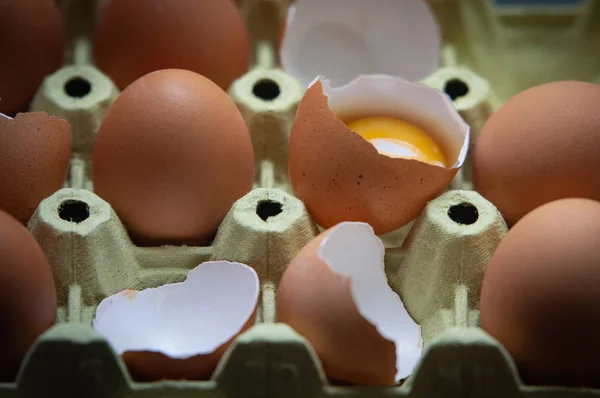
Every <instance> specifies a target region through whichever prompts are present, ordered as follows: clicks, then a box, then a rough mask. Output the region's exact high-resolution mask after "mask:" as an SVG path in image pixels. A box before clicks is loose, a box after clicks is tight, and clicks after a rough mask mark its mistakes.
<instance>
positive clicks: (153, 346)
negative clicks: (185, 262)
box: [94, 261, 260, 381]
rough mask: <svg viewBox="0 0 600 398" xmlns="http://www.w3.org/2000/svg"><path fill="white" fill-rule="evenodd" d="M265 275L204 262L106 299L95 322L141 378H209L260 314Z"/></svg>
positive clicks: (223, 263) (229, 264)
mask: <svg viewBox="0 0 600 398" xmlns="http://www.w3.org/2000/svg"><path fill="white" fill-rule="evenodd" d="M259 286H260V285H259V280H258V276H257V274H256V272H255V271H254V269H252V268H251V267H249V266H247V265H245V264H240V263H232V262H227V261H213V262H206V263H203V264H200V265H199V266H198V267H196V268H195V269H193V270H192V271H190V272H189V273H188V275H187V278H186V280H185V281H183V282H179V283H172V284H167V285H163V286H159V287H157V288H151V289H146V290H142V291H133V290H125V291H123V292H120V293H117V294H115V295H113V296H110V297H107V298H106V299H104V300H103V301H102V302H101V303H100V305H99V306H98V309H97V310H96V316H95V318H94V328H95V329H96V331H98V333H100V334H101V335H102V336H104V337H105V338H106V339H107V340H108V342H109V343H110V344H111V345H112V347H113V348H114V349H115V351H116V352H117V353H118V354H121V355H122V356H123V360H124V361H125V363H126V364H127V367H128V369H129V371H130V373H131V374H132V376H133V377H134V379H136V380H137V381H155V380H162V379H171V380H179V379H187V380H206V379H208V378H210V376H211V374H212V372H213V371H214V369H215V368H216V366H217V364H218V362H219V360H220V359H221V357H222V355H223V353H224V352H225V350H226V349H227V347H229V346H230V345H231V343H232V342H233V340H234V339H235V337H236V336H237V335H239V334H240V333H242V332H244V331H245V330H247V329H249V328H250V327H251V326H252V325H253V324H254V321H255V318H256V308H257V304H258V296H259V292H260V289H259Z"/></svg>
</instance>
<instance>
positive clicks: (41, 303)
mask: <svg viewBox="0 0 600 398" xmlns="http://www.w3.org/2000/svg"><path fill="white" fill-rule="evenodd" d="M0 186H2V185H1V184H0ZM55 320H56V289H55V285H54V280H53V278H52V270H51V268H50V264H48V260H47V259H46V257H45V256H44V253H43V251H42V249H41V248H40V246H39V245H38V244H37V242H36V241H35V239H34V238H33V236H31V234H30V233H29V231H28V230H27V229H26V228H25V226H24V225H22V224H20V223H19V221H18V220H16V219H15V218H13V217H12V216H10V215H9V214H8V213H5V212H3V211H1V210H0V325H1V327H0V381H13V379H14V377H15V376H16V374H17V371H18V370H19V367H20V364H21V361H22V360H23V358H24V357H25V354H26V353H27V352H28V350H29V348H30V346H31V344H33V343H34V341H35V340H36V339H37V338H38V337H39V336H40V335H41V334H42V333H44V332H45V331H46V330H47V329H49V328H50V327H52V325H53V324H54V322H55Z"/></svg>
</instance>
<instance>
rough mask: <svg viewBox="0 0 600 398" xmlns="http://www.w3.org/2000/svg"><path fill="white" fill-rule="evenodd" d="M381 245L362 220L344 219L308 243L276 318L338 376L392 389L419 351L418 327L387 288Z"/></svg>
mask: <svg viewBox="0 0 600 398" xmlns="http://www.w3.org/2000/svg"><path fill="white" fill-rule="evenodd" d="M383 257H384V247H383V243H382V241H381V240H380V239H379V238H378V237H377V236H375V234H374V233H373V229H372V228H371V227H370V226H369V225H367V224H365V223H354V222H344V223H340V224H339V225H336V226H335V227H333V228H331V229H329V230H327V231H325V232H323V233H322V234H321V235H319V236H318V237H316V238H315V239H314V240H312V241H311V242H310V243H309V244H308V245H306V246H305V247H304V248H303V249H302V250H301V251H300V252H299V253H298V255H297V256H296V257H295V258H294V260H292V262H291V264H290V265H289V266H288V268H287V270H286V272H285V274H284V276H283V278H282V280H281V283H280V284H279V288H278V291H277V301H276V302H277V318H278V321H279V322H282V323H286V324H288V325H289V326H291V327H292V328H293V329H294V330H295V331H296V332H297V333H298V334H300V335H302V336H303V337H305V338H306V339H307V340H308V341H309V342H310V343H311V345H312V346H313V348H314V349H315V351H316V353H317V355H318V356H319V358H320V359H321V362H322V363H323V368H324V370H325V373H326V374H327V375H328V376H329V377H331V378H333V379H336V380H340V381H344V382H349V383H355V384H361V385H379V386H393V385H395V384H396V383H397V382H399V381H400V380H402V379H405V378H406V377H408V376H409V375H410V374H411V373H412V371H413V369H414V368H415V366H416V364H417V362H418V361H419V358H420V356H421V351H422V338H421V328H420V326H419V325H417V324H416V323H415V322H414V321H413V320H412V318H411V317H410V315H409V314H408V313H407V311H406V309H405V308H404V305H403V303H402V301H401V300H400V298H399V297H398V295H397V294H396V293H394V292H393V291H392V289H391V288H390V286H389V285H388V282H387V278H386V275H385V271H384V262H383Z"/></svg>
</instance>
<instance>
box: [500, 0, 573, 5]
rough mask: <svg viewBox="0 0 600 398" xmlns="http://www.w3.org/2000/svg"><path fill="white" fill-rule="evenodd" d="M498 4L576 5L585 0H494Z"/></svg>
mask: <svg viewBox="0 0 600 398" xmlns="http://www.w3.org/2000/svg"><path fill="white" fill-rule="evenodd" d="M495 2H496V4H497V5H499V6H524V5H536V6H538V5H550V6H556V5H559V6H561V5H577V4H583V3H585V0H495Z"/></svg>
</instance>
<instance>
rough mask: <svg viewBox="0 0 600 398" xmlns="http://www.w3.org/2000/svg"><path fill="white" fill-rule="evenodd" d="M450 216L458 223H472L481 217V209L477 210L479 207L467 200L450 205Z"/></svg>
mask: <svg viewBox="0 0 600 398" xmlns="http://www.w3.org/2000/svg"><path fill="white" fill-rule="evenodd" d="M448 217H450V219H451V220H452V221H454V222H455V223H457V224H461V225H472V224H475V223H476V222H477V220H478V219H479V211H477V207H475V206H474V205H472V204H471V203H466V202H465V203H460V204H457V205H454V206H450V208H449V209H448Z"/></svg>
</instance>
